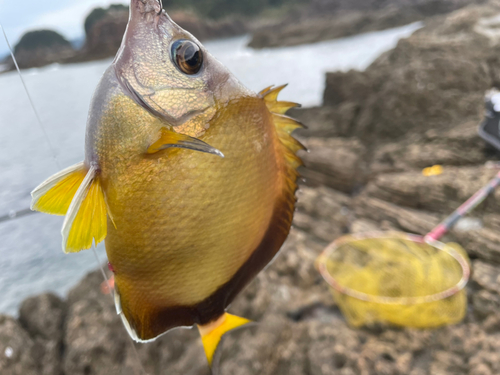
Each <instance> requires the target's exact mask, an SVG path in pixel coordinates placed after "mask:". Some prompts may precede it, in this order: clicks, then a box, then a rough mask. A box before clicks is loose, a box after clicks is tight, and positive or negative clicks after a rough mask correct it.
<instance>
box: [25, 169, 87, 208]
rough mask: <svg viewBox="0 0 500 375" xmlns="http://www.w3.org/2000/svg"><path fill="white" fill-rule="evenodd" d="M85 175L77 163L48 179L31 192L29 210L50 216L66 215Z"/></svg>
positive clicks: (84, 171)
mask: <svg viewBox="0 0 500 375" xmlns="http://www.w3.org/2000/svg"><path fill="white" fill-rule="evenodd" d="M86 173H87V171H86V170H85V169H84V166H83V163H78V164H75V165H73V166H72V167H69V168H66V169H65V170H63V171H61V172H59V173H57V174H55V175H54V176H52V177H50V178H49V179H47V180H46V181H44V182H43V183H42V184H40V185H39V186H38V187H37V188H36V189H35V190H33V191H32V193H31V196H32V198H33V199H32V202H31V209H32V210H33V211H40V212H43V213H46V214H51V215H60V216H64V215H66V212H68V208H69V205H70V204H71V201H72V200H73V197H74V196H75V194H76V191H77V190H78V187H79V186H80V184H81V183H82V181H83V179H84V178H85V174H86Z"/></svg>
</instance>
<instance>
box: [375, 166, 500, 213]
mask: <svg viewBox="0 0 500 375" xmlns="http://www.w3.org/2000/svg"><path fill="white" fill-rule="evenodd" d="M495 173H496V171H495V170H494V169H489V168H483V167H476V166H474V167H463V168H455V167H445V168H444V171H443V174H441V175H439V176H430V177H427V176H424V175H423V174H422V172H421V170H417V171H412V172H403V173H393V174H382V175H379V176H377V177H376V178H375V179H374V180H373V181H372V182H371V183H370V184H369V185H368V186H367V189H366V194H367V195H369V196H372V197H375V198H379V199H383V200H386V201H389V202H391V203H394V204H398V205H401V206H405V207H411V208H418V209H425V210H428V211H431V212H440V213H451V212H453V211H454V210H455V209H456V208H458V207H459V206H460V205H461V204H462V203H463V202H465V201H466V200H467V199H468V198H469V197H471V196H472V195H473V194H474V193H475V192H476V191H477V190H479V189H480V188H481V187H483V186H484V185H486V184H487V183H488V181H490V180H491V178H492V177H494V176H495ZM488 207H490V209H492V210H494V209H496V207H497V206H496V203H495V198H494V196H492V197H490V198H489V199H488V200H487V201H486V202H485V203H484V204H483V206H482V207H479V209H476V211H475V212H477V211H479V212H480V211H481V209H488Z"/></svg>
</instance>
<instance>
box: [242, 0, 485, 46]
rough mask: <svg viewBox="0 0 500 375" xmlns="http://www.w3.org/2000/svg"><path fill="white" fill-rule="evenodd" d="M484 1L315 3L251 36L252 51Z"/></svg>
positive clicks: (335, 35) (321, 0) (421, 17)
mask: <svg viewBox="0 0 500 375" xmlns="http://www.w3.org/2000/svg"><path fill="white" fill-rule="evenodd" d="M485 2H486V0H473V1H470V0H382V1H376V0H368V1H365V0H355V1H351V0H314V1H311V2H310V3H309V5H308V6H307V7H304V8H302V9H300V10H297V11H295V12H293V13H291V14H290V15H289V16H288V17H287V18H285V19H284V20H282V21H281V22H277V23H275V24H273V25H270V26H268V27H264V28H261V29H259V30H257V31H256V32H255V33H254V34H253V38H252V40H251V41H250V43H249V46H250V47H252V48H273V47H283V46H294V45H299V44H307V43H314V42H319V41H323V40H329V39H336V38H342V37H347V36H351V35H355V34H359V33H364V32H369V31H378V30H384V29H389V28H392V27H397V26H402V25H406V24H409V23H412V22H416V21H422V20H427V19H430V18H433V17H435V16H436V15H440V14H445V13H449V12H452V11H454V10H457V9H459V8H462V7H464V6H467V5H471V4H482V3H485Z"/></svg>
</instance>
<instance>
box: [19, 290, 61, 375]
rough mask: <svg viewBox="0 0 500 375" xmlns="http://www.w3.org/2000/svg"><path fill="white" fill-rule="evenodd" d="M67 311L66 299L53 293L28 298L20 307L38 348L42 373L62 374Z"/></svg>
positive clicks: (22, 318) (26, 327)
mask: <svg viewBox="0 0 500 375" xmlns="http://www.w3.org/2000/svg"><path fill="white" fill-rule="evenodd" d="M65 314H66V304H65V302H64V301H62V300H61V299H60V298H59V297H57V296H55V295H53V294H42V295H40V296H36V297H31V298H28V299H26V300H25V301H24V302H23V303H22V305H21V308H20V310H19V322H20V323H21V324H22V326H23V328H24V329H26V331H27V332H28V333H29V335H30V336H31V338H32V339H33V340H35V343H36V345H37V347H38V348H39V349H38V350H39V353H38V355H39V361H38V363H39V367H40V368H41V375H58V374H62V367H61V360H62V352H63V342H62V339H63V325H64V319H65Z"/></svg>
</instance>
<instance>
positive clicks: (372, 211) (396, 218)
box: [354, 195, 439, 235]
mask: <svg viewBox="0 0 500 375" xmlns="http://www.w3.org/2000/svg"><path fill="white" fill-rule="evenodd" d="M354 211H355V213H356V215H357V216H358V217H363V218H369V219H370V220H373V221H374V222H377V223H380V222H383V221H384V220H387V221H389V222H391V223H393V224H394V225H396V227H397V228H400V230H403V231H406V232H409V233H416V234H421V235H424V234H426V233H428V232H429V231H430V230H431V229H432V228H434V227H435V226H436V225H437V224H438V223H439V218H438V217H437V216H436V215H433V214H431V213H428V212H422V211H417V210H412V209H407V208H401V207H398V206H396V205H394V204H391V203H388V202H386V201H383V200H380V199H377V198H371V197H367V196H364V195H362V196H360V197H358V198H357V199H356V200H355V202H354Z"/></svg>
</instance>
